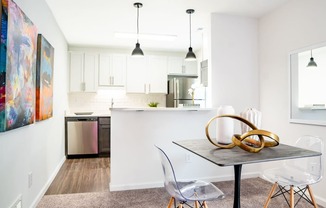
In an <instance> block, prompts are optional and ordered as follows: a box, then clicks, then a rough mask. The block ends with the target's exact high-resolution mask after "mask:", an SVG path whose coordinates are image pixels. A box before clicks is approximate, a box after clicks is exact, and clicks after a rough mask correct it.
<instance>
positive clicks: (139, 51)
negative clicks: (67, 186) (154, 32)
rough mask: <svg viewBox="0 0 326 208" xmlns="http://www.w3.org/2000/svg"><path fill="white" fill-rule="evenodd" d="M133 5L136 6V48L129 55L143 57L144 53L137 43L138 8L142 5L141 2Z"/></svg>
mask: <svg viewBox="0 0 326 208" xmlns="http://www.w3.org/2000/svg"><path fill="white" fill-rule="evenodd" d="M134 7H136V8H137V43H136V48H135V49H134V50H133V51H132V53H131V56H133V57H143V56H144V53H143V51H142V49H141V48H140V44H139V8H142V7H143V4H142V3H139V2H137V3H134Z"/></svg>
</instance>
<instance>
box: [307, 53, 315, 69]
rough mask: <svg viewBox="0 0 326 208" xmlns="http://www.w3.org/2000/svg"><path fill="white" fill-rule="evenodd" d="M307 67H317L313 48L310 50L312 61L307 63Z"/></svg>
mask: <svg viewBox="0 0 326 208" xmlns="http://www.w3.org/2000/svg"><path fill="white" fill-rule="evenodd" d="M307 67H317V64H316V62H315V61H314V58H313V57H312V50H310V61H309V63H308V65H307Z"/></svg>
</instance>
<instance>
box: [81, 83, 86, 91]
mask: <svg viewBox="0 0 326 208" xmlns="http://www.w3.org/2000/svg"><path fill="white" fill-rule="evenodd" d="M81 90H82V91H85V90H86V82H82V83H81Z"/></svg>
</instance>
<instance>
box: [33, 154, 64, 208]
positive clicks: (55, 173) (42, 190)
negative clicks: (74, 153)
mask: <svg viewBox="0 0 326 208" xmlns="http://www.w3.org/2000/svg"><path fill="white" fill-rule="evenodd" d="M65 161H66V157H65V156H63V158H62V159H61V161H60V162H59V164H58V165H57V167H56V168H55V169H54V171H53V173H52V174H51V176H50V178H49V179H48V181H47V182H46V183H45V184H44V186H43V188H42V189H41V191H40V192H39V194H38V195H37V196H36V198H35V199H34V201H33V203H32V204H31V206H30V208H34V207H36V206H37V204H38V203H39V202H40V201H41V199H42V197H43V196H44V194H45V192H46V190H48V188H49V187H50V185H51V183H52V181H53V180H54V178H55V176H56V175H57V174H58V172H59V170H60V168H61V167H62V165H63V163H64V162H65Z"/></svg>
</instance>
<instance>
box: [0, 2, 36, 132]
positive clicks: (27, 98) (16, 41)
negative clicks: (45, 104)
mask: <svg viewBox="0 0 326 208" xmlns="http://www.w3.org/2000/svg"><path fill="white" fill-rule="evenodd" d="M36 43H37V29H36V26H35V25H34V24H33V23H32V21H31V20H30V19H29V18H28V17H27V16H26V15H25V14H24V12H23V11H22V10H21V9H20V8H19V7H18V6H17V4H16V3H15V2H13V1H12V0H2V1H1V49H0V61H1V63H0V67H1V68H0V74H1V75H0V79H1V83H0V93H1V94H0V131H6V130H11V129H15V128H19V127H22V126H25V125H28V124H32V123H34V118H35V70H36V46H37V45H36Z"/></svg>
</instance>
